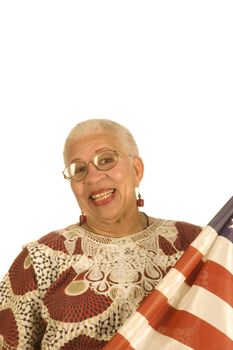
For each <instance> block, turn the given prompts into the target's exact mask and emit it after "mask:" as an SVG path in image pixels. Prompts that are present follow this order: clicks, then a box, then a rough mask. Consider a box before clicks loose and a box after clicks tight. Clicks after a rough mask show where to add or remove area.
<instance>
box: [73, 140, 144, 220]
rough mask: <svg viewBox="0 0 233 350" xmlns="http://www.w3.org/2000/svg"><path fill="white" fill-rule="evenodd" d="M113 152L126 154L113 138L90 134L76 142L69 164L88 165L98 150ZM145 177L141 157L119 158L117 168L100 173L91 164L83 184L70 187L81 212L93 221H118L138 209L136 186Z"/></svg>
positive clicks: (76, 183)
mask: <svg viewBox="0 0 233 350" xmlns="http://www.w3.org/2000/svg"><path fill="white" fill-rule="evenodd" d="M105 149H111V150H115V151H120V152H122V153H123V154H126V155H127V152H126V151H125V150H124V149H123V148H122V145H121V146H120V141H118V140H117V139H116V138H115V137H113V136H111V135H105V134H101V135H90V136H86V137H84V138H82V139H81V140H79V141H76V142H73V144H72V145H71V147H70V149H69V152H68V162H69V164H70V163H72V162H73V161H74V160H77V159H79V160H82V161H85V162H88V161H90V160H91V159H92V156H93V154H95V153H96V152H98V151H99V150H105ZM142 176H143V163H142V161H141V159H140V158H139V157H135V158H132V157H120V158H119V162H118V163H117V164H116V166H115V167H114V168H112V169H110V170H108V171H102V170H98V169H96V168H95V167H94V165H93V164H92V163H89V166H88V174H87V175H86V177H85V179H84V180H82V181H80V182H75V181H71V188H72V190H73V192H74V195H75V197H76V199H77V201H78V204H79V206H80V209H81V211H82V212H84V213H85V214H86V216H87V217H89V218H91V219H92V220H102V219H104V220H111V221H112V220H119V219H121V218H124V215H127V213H129V212H128V211H129V210H136V198H135V187H137V186H139V182H140V180H141V178H142Z"/></svg>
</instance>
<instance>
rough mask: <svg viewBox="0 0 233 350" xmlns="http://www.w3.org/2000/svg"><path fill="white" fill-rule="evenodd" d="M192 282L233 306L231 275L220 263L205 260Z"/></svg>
mask: <svg viewBox="0 0 233 350" xmlns="http://www.w3.org/2000/svg"><path fill="white" fill-rule="evenodd" d="M194 284H195V285H198V286H200V287H203V288H205V289H207V290H208V291H209V292H212V293H214V294H215V295H217V296H218V297H220V298H221V299H223V300H224V301H225V302H227V303H228V304H230V305H231V306H232V307H233V293H232V286H233V275H232V274H231V273H230V272H229V271H228V270H227V269H225V268H224V267H222V266H221V265H219V264H217V263H215V262H214V261H211V260H208V261H206V263H205V264H204V267H203V268H202V270H201V272H200V273H199V275H198V276H197V279H196V281H195V282H194ZM232 327H233V325H232Z"/></svg>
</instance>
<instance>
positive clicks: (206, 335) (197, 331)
mask: <svg viewBox="0 0 233 350" xmlns="http://www.w3.org/2000/svg"><path fill="white" fill-rule="evenodd" d="M151 326H152V327H153V324H151ZM153 328H154V329H155V330H156V331H158V332H159V333H161V334H163V335H166V336H168V337H171V338H173V339H176V340H177V341H179V342H181V343H183V344H185V345H187V346H190V347H191V348H193V349H195V350H206V349H208V350H220V349H224V350H232V349H233V341H232V340H231V339H230V338H229V337H227V336H226V335H225V334H224V333H222V332H221V331H219V330H218V329H217V328H214V327H212V326H211V325H210V324H209V323H207V322H205V321H203V320H201V319H200V318H198V317H196V316H194V315H192V314H190V313H188V312H186V311H183V310H176V309H175V308H173V307H170V310H169V312H167V313H166V315H164V317H163V318H162V319H161V322H160V326H159V327H153Z"/></svg>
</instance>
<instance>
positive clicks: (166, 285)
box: [156, 268, 185, 299]
mask: <svg viewBox="0 0 233 350" xmlns="http://www.w3.org/2000/svg"><path fill="white" fill-rule="evenodd" d="M184 281H185V276H184V275H183V274H182V273H181V272H179V271H178V270H176V269H175V268H172V269H171V270H170V271H169V272H168V273H167V275H166V276H165V278H163V279H162V281H161V282H160V283H159V284H158V286H157V287H156V289H157V290H159V291H160V292H161V293H162V294H163V295H164V296H165V297H166V298H168V299H170V298H171V297H172V296H173V295H174V294H175V293H176V291H177V290H178V289H179V288H180V286H181V285H182V284H183V282H184Z"/></svg>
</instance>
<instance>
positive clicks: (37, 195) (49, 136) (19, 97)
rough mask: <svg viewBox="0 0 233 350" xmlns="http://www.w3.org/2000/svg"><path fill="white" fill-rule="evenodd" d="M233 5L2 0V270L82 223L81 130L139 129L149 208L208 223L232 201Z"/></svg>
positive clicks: (144, 191)
mask: <svg viewBox="0 0 233 350" xmlns="http://www.w3.org/2000/svg"><path fill="white" fill-rule="evenodd" d="M232 18H233V11H232V1H222V0H221V1H205V0H202V1H188V0H185V1H174V0H173V1H156V0H153V1H147V0H143V1H137V0H134V1H127V0H124V1H120V0H118V1H111V0H107V1H101V0H100V1H99V0H95V1H88V0H85V1H78V0H76V1H58V0H56V1H49V0H46V1H42V0H40V1H33V0H30V1H23V0H20V1H2V2H1V3H0V49H1V54H0V74H1V76H0V96H1V102H0V117H1V119H0V152H1V153H0V157H1V158H0V159H1V163H0V167H1V169H0V170H1V171H0V176H1V178H0V193H1V196H0V205H1V207H0V208H1V209H0V210H1V221H0V224H1V231H0V233H1V243H0V277H1V278H2V277H3V275H4V274H5V273H6V271H7V270H8V268H9V266H10V264H11V263H12V261H13V259H14V258H15V257H16V255H17V254H18V253H19V252H20V249H21V246H22V244H24V243H26V242H28V241H31V240H34V239H37V238H39V237H40V236H42V235H44V234H46V233H48V232H50V231H52V230H54V229H57V228H61V227H63V226H66V225H68V224H71V223H74V222H76V221H78V217H79V209H78V206H77V205H76V201H75V199H74V196H73V194H72V193H71V191H70V189H69V183H68V182H66V181H65V180H63V178H62V176H61V172H62V170H63V160H62V151H63V144H64V141H65V138H66V136H67V134H68V132H69V131H70V129H71V128H72V127H73V126H74V125H75V124H76V123H78V122H80V121H81V120H84V119H87V118H95V117H97V118H101V117H104V118H109V119H113V120H115V121H117V122H120V123H123V124H124V125H125V126H126V127H128V128H129V129H130V130H131V131H132V133H133V134H134V136H135V138H136V140H137V142H138V145H139V148H140V150H141V156H142V158H143V159H144V162H145V176H144V179H143V182H142V184H141V192H142V195H143V197H144V199H145V208H144V211H145V212H147V213H148V214H150V215H153V216H156V217H162V218H168V219H179V220H185V221H189V222H193V223H196V224H201V225H205V224H207V223H208V222H209V220H210V219H211V218H212V217H213V216H214V215H215V214H216V213H217V211H218V210H219V209H220V208H221V207H222V206H223V205H224V204H225V202H226V201H227V200H228V199H229V198H230V197H231V196H232V194H233V191H232V170H233V169H232V125H231V122H232V115H233V105H232V97H233V63H232V62H233V46H232V44H233V41H232V39H233V21H232Z"/></svg>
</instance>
